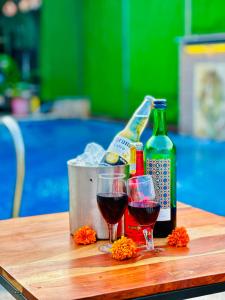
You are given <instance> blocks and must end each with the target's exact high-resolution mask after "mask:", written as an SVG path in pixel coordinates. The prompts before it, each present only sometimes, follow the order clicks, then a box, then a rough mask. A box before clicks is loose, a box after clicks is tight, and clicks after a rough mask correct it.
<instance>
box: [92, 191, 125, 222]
mask: <svg viewBox="0 0 225 300" xmlns="http://www.w3.org/2000/svg"><path fill="white" fill-rule="evenodd" d="M97 203H98V207H99V209H100V211H101V213H102V216H103V218H104V219H105V220H106V222H107V223H109V224H116V223H118V222H119V221H120V219H121V218H122V216H123V214H124V211H125V209H126V207H127V203H128V196H127V194H125V193H99V194H97Z"/></svg>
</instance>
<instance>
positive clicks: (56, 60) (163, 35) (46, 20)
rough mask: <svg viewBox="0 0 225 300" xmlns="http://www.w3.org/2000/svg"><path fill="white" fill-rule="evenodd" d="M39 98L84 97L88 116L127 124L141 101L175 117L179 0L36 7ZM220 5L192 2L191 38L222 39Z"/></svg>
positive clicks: (83, 0) (224, 26) (72, 1)
mask: <svg viewBox="0 0 225 300" xmlns="http://www.w3.org/2000/svg"><path fill="white" fill-rule="evenodd" d="M43 2H44V6H43V9H42V43H41V75H42V76H41V77H42V96H43V98H45V99H53V98H55V97H58V96H66V95H85V96H88V97H90V99H91V103H92V111H93V114H94V115H103V116H108V117H113V118H128V117H129V116H130V115H131V114H132V112H133V111H134V109H135V108H136V107H137V106H138V104H139V103H140V101H141V100H142V98H143V96H144V95H145V94H152V95H154V96H156V97H163V98H166V99H168V104H169V109H168V120H169V122H170V123H176V122H177V116H178V47H179V45H178V42H177V38H178V37H181V36H183V34H184V0H182V1H181V0H173V1H171V0H163V1H158V0H116V1H115V0H64V1H54V0H48V1H43ZM224 8H225V2H224V1H223V0H214V1H211V0H192V31H193V33H195V34H201V33H204V34H205V33H216V32H224V31H225V22H224Z"/></svg>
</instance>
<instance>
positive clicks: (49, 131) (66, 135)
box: [0, 120, 225, 219]
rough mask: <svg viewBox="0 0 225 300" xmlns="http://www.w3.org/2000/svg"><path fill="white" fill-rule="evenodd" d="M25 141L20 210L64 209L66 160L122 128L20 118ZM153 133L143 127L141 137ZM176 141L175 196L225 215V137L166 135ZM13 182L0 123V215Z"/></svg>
mask: <svg viewBox="0 0 225 300" xmlns="http://www.w3.org/2000/svg"><path fill="white" fill-rule="evenodd" d="M19 124H20V127H21V130H22V134H23V137H24V140H25V148H26V175H25V185H24V192H23V198H22V208H21V215H22V216H28V215H36V214H44V213H53V212H61V211H66V210H68V181H67V165H66V161H67V160H68V159H70V158H73V157H75V156H77V155H78V154H80V153H81V152H83V150H84V147H85V145H86V144H87V143H89V142H93V141H95V142H97V143H99V144H101V145H102V146H103V147H105V148H106V147H107V146H108V144H109V143H110V141H111V140H112V138H113V137H114V135H115V134H116V133H117V132H118V131H119V130H121V129H122V128H123V127H124V123H122V122H113V121H107V122H106V121H101V120H48V121H21V122H19ZM150 135H151V130H150V129H149V128H147V129H146V130H145V132H144V134H143V136H142V141H143V142H146V141H147V139H148V138H149V136H150ZM170 136H171V138H172V139H173V141H174V142H175V144H176V146H177V198H178V199H179V200H180V201H182V202H185V203H188V204H191V205H194V206H196V207H200V208H203V209H205V210H208V211H211V212H214V213H217V214H220V215H225V189H223V185H224V169H225V142H215V141H210V140H205V139H204V140H201V139H196V138H191V137H186V136H181V135H177V134H172V133H171V134H170ZM14 181H15V154H14V149H13V144H12V140H11V138H10V136H9V133H8V131H7V129H6V128H4V127H3V126H0V219H3V218H8V217H10V212H11V208H12V199H13V191H14Z"/></svg>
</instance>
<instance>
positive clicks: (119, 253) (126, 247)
mask: <svg viewBox="0 0 225 300" xmlns="http://www.w3.org/2000/svg"><path fill="white" fill-rule="evenodd" d="M136 252H137V247H136V245H135V243H134V241H133V240H132V239H129V238H126V237H125V236H122V237H121V239H119V240H117V241H115V242H114V243H113V245H112V257H113V258H114V259H117V260H124V259H128V258H131V257H133V256H134V255H135V254H136Z"/></svg>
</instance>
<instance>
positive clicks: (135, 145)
mask: <svg viewBox="0 0 225 300" xmlns="http://www.w3.org/2000/svg"><path fill="white" fill-rule="evenodd" d="M132 146H134V147H135V149H136V150H139V151H140V150H143V144H142V143H141V142H135V143H132Z"/></svg>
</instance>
